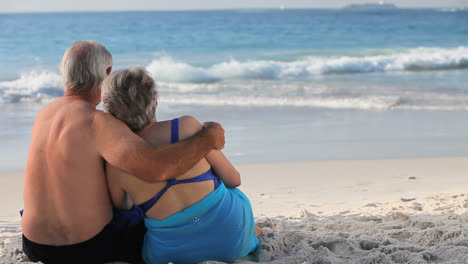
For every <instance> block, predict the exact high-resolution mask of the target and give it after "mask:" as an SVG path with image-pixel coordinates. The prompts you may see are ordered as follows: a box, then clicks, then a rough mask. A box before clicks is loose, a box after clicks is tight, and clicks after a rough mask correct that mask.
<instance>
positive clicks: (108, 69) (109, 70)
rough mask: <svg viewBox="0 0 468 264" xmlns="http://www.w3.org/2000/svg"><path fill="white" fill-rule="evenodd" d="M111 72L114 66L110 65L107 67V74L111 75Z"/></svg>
mask: <svg viewBox="0 0 468 264" xmlns="http://www.w3.org/2000/svg"><path fill="white" fill-rule="evenodd" d="M111 72H112V66H110V67H109V68H107V69H106V73H107V75H109V74H110V73H111Z"/></svg>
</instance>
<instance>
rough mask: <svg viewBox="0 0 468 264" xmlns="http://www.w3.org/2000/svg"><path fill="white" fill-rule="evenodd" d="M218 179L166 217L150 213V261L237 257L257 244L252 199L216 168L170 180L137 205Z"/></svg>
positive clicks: (146, 254)
mask: <svg viewBox="0 0 468 264" xmlns="http://www.w3.org/2000/svg"><path fill="white" fill-rule="evenodd" d="M178 125H179V120H178V119H173V120H172V133H171V143H175V142H177V141H178V140H179V129H178ZM207 180H213V181H214V183H215V189H214V191H213V192H211V193H210V194H208V195H207V196H206V197H205V198H203V199H202V200H201V201H200V202H198V203H195V204H194V205H192V206H190V207H189V208H187V209H185V210H183V211H182V212H179V213H176V214H173V215H171V216H169V217H168V218H166V219H164V220H156V219H151V218H147V217H146V218H145V225H146V227H147V228H148V231H147V233H146V236H145V240H144V245H143V259H144V261H145V262H146V263H168V262H173V263H174V264H179V263H198V262H202V261H206V260H215V261H224V262H233V261H234V260H236V259H237V258H240V257H244V256H246V255H247V254H249V253H250V252H251V251H253V250H254V249H255V248H256V247H257V245H258V239H257V238H256V237H255V236H254V229H255V223H254V218H253V212H252V207H251V205H250V201H249V199H248V198H247V197H246V196H245V195H244V194H243V193H242V192H241V191H240V190H238V189H227V188H226V187H225V186H224V184H223V183H222V182H221V181H219V179H218V178H217V177H216V175H215V174H214V173H213V171H212V170H211V169H210V170H208V171H207V172H205V173H203V174H201V175H199V176H197V177H195V178H191V179H187V180H180V181H178V180H170V181H168V182H167V185H166V186H165V187H164V188H163V189H162V190H161V191H160V192H159V193H157V194H156V195H155V196H154V197H153V198H151V199H150V200H148V201H146V202H144V203H142V204H140V205H138V206H137V207H139V208H140V209H141V210H142V211H143V212H144V213H146V212H147V211H148V210H149V209H150V208H151V207H153V205H154V204H155V203H156V202H157V201H158V199H159V198H160V197H161V196H162V195H163V194H164V193H165V192H166V191H167V190H168V189H169V188H170V187H171V186H173V185H176V184H181V183H190V182H200V181H207Z"/></svg>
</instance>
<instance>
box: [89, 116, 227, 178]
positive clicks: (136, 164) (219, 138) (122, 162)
mask: <svg viewBox="0 0 468 264" xmlns="http://www.w3.org/2000/svg"><path fill="white" fill-rule="evenodd" d="M93 126H94V131H95V140H96V142H95V144H96V148H97V150H98V152H99V153H100V154H101V156H102V157H103V158H104V159H105V160H106V161H107V162H108V163H110V164H111V165H113V166H115V167H117V168H120V169H122V170H124V171H127V172H129V173H131V174H133V175H135V176H137V177H138V178H140V179H142V180H144V181H147V182H158V181H166V180H169V179H172V178H175V177H177V176H178V175H180V174H183V173H185V172H186V171H187V170H189V169H190V168H192V167H193V166H194V165H195V164H196V163H197V162H198V161H200V160H201V159H202V158H203V157H204V156H205V155H206V154H207V153H208V152H209V151H211V150H212V149H222V148H223V147H224V129H223V128H222V127H221V125H219V124H217V123H212V122H210V123H205V124H204V129H203V130H201V131H200V132H199V133H197V134H195V135H194V136H193V137H191V138H188V139H186V140H182V141H180V142H178V143H176V144H171V145H167V146H163V147H159V148H153V147H151V146H150V145H149V144H148V143H147V142H146V141H145V140H143V139H142V138H141V137H139V136H137V135H136V134H134V133H133V132H132V131H131V130H130V129H129V128H128V127H127V126H126V125H125V124H124V123H123V122H121V121H120V120H118V119H117V118H115V117H113V116H111V115H108V114H105V113H104V112H101V111H96V113H95V115H94V118H93Z"/></svg>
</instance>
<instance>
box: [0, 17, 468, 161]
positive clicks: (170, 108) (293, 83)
mask: <svg viewBox="0 0 468 264" xmlns="http://www.w3.org/2000/svg"><path fill="white" fill-rule="evenodd" d="M0 27H1V28H2V30H1V31H0V109H1V111H0V128H1V129H0V133H1V136H0V144H1V146H2V148H1V149H0V170H17V169H22V168H23V167H24V164H25V162H26V157H27V150H28V145H29V139H30V136H31V132H30V131H31V127H32V124H33V122H34V118H35V115H36V114H37V112H38V111H39V110H40V109H41V107H43V106H44V105H45V104H46V103H48V102H50V101H51V100H53V99H55V98H57V97H60V96H61V95H63V87H62V84H61V80H60V73H59V70H58V64H59V63H60V60H61V58H62V56H63V53H64V51H65V49H66V48H67V47H68V46H69V45H70V44H71V43H73V42H74V41H76V40H84V39H96V40H98V41H100V42H101V43H103V44H104V45H105V46H106V47H107V48H108V49H109V51H110V52H111V53H112V54H113V57H114V69H119V68H123V67H128V66H130V65H143V66H145V67H146V68H147V69H148V71H150V72H151V73H152V75H153V77H154V78H155V79H156V81H157V83H158V90H159V95H160V104H159V108H158V110H157V116H158V119H160V120H163V119H168V118H172V117H176V116H180V115H193V116H195V117H197V118H198V119H199V120H200V121H207V120H215V121H219V122H221V123H222V124H223V125H224V127H225V128H226V130H227V134H226V136H227V145H226V149H225V151H226V153H227V154H228V156H229V157H230V158H231V159H232V160H233V161H235V162H243V163H245V162H271V161H305V160H326V159H374V158H407V157H428V156H430V157H438V156H453V155H468V122H467V121H466V120H467V116H468V93H467V92H468V11H467V10H466V9H461V10H457V9H450V10H447V9H444V10H442V9H441V10H436V9H399V10H395V11H376V12H356V11H345V10H339V9H336V10H331V9H330V10H319V9H309V10H288V9H286V10H271V9H267V10H260V9H253V10H247V9H245V10H219V11H177V12H176V11H171V12H162V11H158V12H87V13H30V14H0Z"/></svg>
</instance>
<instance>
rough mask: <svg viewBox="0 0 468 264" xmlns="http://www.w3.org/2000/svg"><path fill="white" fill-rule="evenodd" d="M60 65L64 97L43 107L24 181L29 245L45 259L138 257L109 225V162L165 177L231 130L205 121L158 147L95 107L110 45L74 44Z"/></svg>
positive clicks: (35, 257)
mask: <svg viewBox="0 0 468 264" xmlns="http://www.w3.org/2000/svg"><path fill="white" fill-rule="evenodd" d="M60 70H61V72H62V74H63V81H64V85H65V87H66V92H65V95H64V96H63V97H61V98H59V99H57V100H55V101H54V102H52V103H50V104H48V105H47V106H46V107H44V109H42V110H41V111H40V113H39V114H38V115H37V117H36V121H35V123H34V127H33V130H32V139H31V145H30V148H29V154H28V161H27V164H26V171H25V177H24V187H23V198H24V214H23V218H22V223H21V224H22V229H23V248H24V251H25V253H26V254H27V255H28V256H29V258H30V259H31V260H32V261H43V262H44V263H103V262H108V261H113V260H126V261H129V260H130V261H131V260H135V258H136V259H138V257H139V256H132V254H133V252H134V250H132V247H135V246H134V245H135V244H136V243H137V242H136V241H135V237H132V236H130V237H126V236H125V235H123V234H124V233H125V232H122V231H121V230H116V229H115V228H114V227H113V225H112V224H110V223H111V220H112V217H113V213H112V206H111V201H110V198H109V193H108V190H107V184H106V178H105V167H104V164H105V161H107V162H108V163H109V164H111V165H113V166H115V167H118V168H120V169H122V170H125V171H127V172H129V173H131V174H133V175H136V176H137V177H139V178H141V179H143V180H145V181H148V182H156V181H166V180H168V179H171V178H175V177H176V176H177V175H180V174H182V173H184V172H185V171H187V170H188V169H189V168H191V167H192V166H194V165H195V164H196V163H197V162H198V161H199V160H200V159H201V158H202V157H204V156H205V155H206V154H207V153H208V152H209V151H210V150H212V149H221V148H222V147H223V146H224V130H223V129H222V127H221V126H220V125H219V124H217V123H205V125H204V129H203V130H202V131H201V132H199V133H198V134H197V135H195V136H193V137H192V138H190V139H188V140H185V141H182V142H180V143H177V144H173V145H169V146H165V147H161V148H158V149H155V148H152V147H151V146H149V145H148V144H147V143H146V141H145V140H143V139H142V138H140V137H138V136H137V135H135V134H134V133H132V132H131V130H130V129H129V128H128V127H127V126H125V125H124V124H123V123H122V122H121V121H119V120H117V119H116V118H114V117H112V116H111V115H108V114H105V113H103V112H102V111H98V110H96V106H97V105H98V104H99V102H100V101H101V91H100V86H101V82H102V81H103V79H104V78H105V77H106V76H107V75H108V74H109V73H110V72H111V70H112V56H111V54H110V53H109V52H108V51H107V50H106V48H105V47H104V46H102V45H101V44H100V43H99V42H97V41H80V42H76V43H74V44H73V45H71V46H70V47H69V48H68V49H67V51H66V52H65V55H64V56H63V59H62V63H61V66H60ZM126 233H127V234H128V233H129V232H126ZM138 239H141V237H139V238H138ZM127 249H128V250H129V251H126V250H127ZM138 254H139V252H138Z"/></svg>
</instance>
